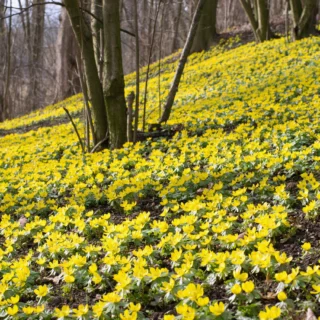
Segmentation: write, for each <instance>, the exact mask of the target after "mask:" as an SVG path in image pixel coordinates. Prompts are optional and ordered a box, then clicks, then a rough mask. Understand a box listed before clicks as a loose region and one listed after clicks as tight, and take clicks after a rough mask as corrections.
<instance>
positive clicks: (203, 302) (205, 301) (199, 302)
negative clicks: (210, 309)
mask: <svg viewBox="0 0 320 320" xmlns="http://www.w3.org/2000/svg"><path fill="white" fill-rule="evenodd" d="M196 303H197V305H198V306H199V307H204V306H206V305H208V303H209V298H208V297H203V298H198V300H197V301H196Z"/></svg>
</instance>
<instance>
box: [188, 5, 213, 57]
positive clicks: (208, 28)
mask: <svg viewBox="0 0 320 320" xmlns="http://www.w3.org/2000/svg"><path fill="white" fill-rule="evenodd" d="M217 5H218V0H207V1H206V3H205V5H204V8H203V10H202V14H201V19H200V21H199V25H198V29H197V33H196V36H195V38H194V41H193V45H192V49H191V53H193V52H201V51H203V50H208V49H209V48H210V46H211V45H212V44H213V43H214V42H215V41H216V40H217V30H216V21H217Z"/></svg>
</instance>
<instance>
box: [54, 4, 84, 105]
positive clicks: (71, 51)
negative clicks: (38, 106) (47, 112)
mask: <svg viewBox="0 0 320 320" xmlns="http://www.w3.org/2000/svg"><path fill="white" fill-rule="evenodd" d="M77 51H78V45H77V41H76V38H75V36H74V33H73V31H72V26H71V24H70V20H69V18H68V14H67V11H66V10H62V12H61V21H60V26H59V31H58V36H57V42H56V59H57V60H56V83H57V88H56V101H60V100H64V99H66V98H68V97H70V96H72V95H73V94H76V93H78V92H80V91H81V87H80V81H79V80H80V79H79V77H78V75H77V61H76V56H77V54H78V52H77Z"/></svg>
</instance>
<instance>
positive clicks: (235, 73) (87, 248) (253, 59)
mask: <svg viewBox="0 0 320 320" xmlns="http://www.w3.org/2000/svg"><path fill="white" fill-rule="evenodd" d="M236 43H237V41H234V42H232V41H230V43H227V44H224V45H223V46H221V47H217V48H214V49H212V50H211V51H209V52H207V53H200V54H195V55H193V56H191V57H190V60H189V62H188V65H187V67H186V71H185V73H184V77H183V82H182V84H181V88H180V91H179V94H178V96H177V104H176V106H175V108H174V110H173V114H172V118H171V119H170V121H169V124H171V125H175V124H183V126H184V129H183V130H182V131H179V132H177V133H176V135H175V136H174V137H173V138H172V139H170V140H167V139H163V138H159V139H157V140H151V139H149V140H147V141H145V142H140V143H137V144H135V145H133V144H130V143H128V144H126V145H125V146H124V148H122V149H120V150H115V151H109V150H105V151H103V152H100V153H96V154H86V155H82V154H80V152H79V145H78V142H77V140H76V137H75V136H74V133H73V130H72V127H71V125H69V124H62V125H59V126H55V127H50V128H45V127H44V128H41V129H38V130H37V131H30V132H27V133H24V134H10V135H6V136H4V137H2V138H1V139H0V142H1V143H0V176H1V180H0V213H1V215H0V237H1V242H0V257H1V259H0V271H1V272H0V313H1V316H3V317H7V319H38V318H43V319H51V318H52V319H121V320H124V319H127V320H129V319H130V320H135V319H140V320H142V319H151V318H153V316H154V315H155V314H157V315H158V316H159V317H160V318H161V319H165V320H172V319H177V320H180V319H186V320H187V319H190V320H191V319H234V318H236V319H240V318H243V319H245V318H247V319H261V320H263V319H280V318H282V319H291V317H292V318H294V317H297V316H298V315H300V314H301V313H304V312H305V309H307V308H311V309H312V308H313V307H314V306H316V305H317V304H318V303H319V302H320V265H319V264H318V263H317V262H316V261H314V259H313V254H314V253H315V254H317V248H316V246H315V243H314V239H308V238H307V235H306V237H305V238H301V239H300V240H299V238H294V237H295V235H294V232H295V230H296V229H297V226H296V225H295V219H294V218H296V217H297V216H298V215H299V216H300V217H301V216H302V217H303V219H314V221H317V219H318V217H317V216H318V211H319V207H320V179H319V175H318V174H317V172H318V171H319V168H320V133H319V132H320V125H319V123H318V119H319V116H320V109H319V102H320V101H319V100H320V98H319V95H318V93H319V92H320V83H319V80H318V79H319V73H320V71H319V70H320V68H319V64H320V54H319V52H318V47H319V39H317V38H310V39H306V40H303V41H299V42H295V43H290V44H287V43H285V40H284V39H279V40H276V41H271V42H266V43H264V44H261V45H258V46H256V45H254V44H247V45H245V46H239V47H238V48H235V49H232V50H227V47H228V46H231V45H233V46H234V45H235V44H236ZM156 68H157V67H156V66H154V67H153V68H151V73H152V75H153V71H155V70H156ZM174 68H175V64H174V63H173V64H172V63H170V59H167V60H165V61H164V62H163V70H164V71H163V73H162V75H161V80H162V83H163V89H162V90H163V91H161V92H160V93H161V96H163V97H164V96H165V94H166V93H167V90H168V87H169V84H170V79H171V78H172V72H173V71H174ZM155 74H156V73H154V75H153V77H151V81H150V88H151V89H150V94H149V103H148V115H149V118H148V119H149V120H148V121H149V122H150V123H152V122H155V121H156V118H157V114H158V113H157V112H156V110H154V109H153V106H155V105H156V101H157V99H158V96H157V95H156V94H155V93H156V92H157V88H158V87H157V86H158V79H156V76H155ZM133 79H134V77H133V75H129V76H128V77H127V79H126V80H127V90H128V91H129V90H130V89H132V88H131V86H132V85H133V84H134V80H133ZM65 103H67V104H68V105H69V104H70V105H71V106H70V109H72V110H73V112H77V110H80V108H81V102H79V96H78V97H74V98H71V99H70V100H68V101H67V102H65ZM56 110H57V107H55V106H53V107H48V108H47V109H45V110H44V111H42V112H39V113H36V114H31V115H30V116H28V117H24V118H21V119H16V120H12V121H7V122H5V123H3V124H1V126H0V128H1V129H13V128H18V127H20V126H21V125H26V124H31V123H33V122H36V121H40V120H43V119H46V118H50V117H54V116H58V115H59V113H56V114H55V112H56ZM59 112H60V111H59ZM78 125H79V123H78ZM79 126H80V125H79ZM292 239H293V241H298V242H299V241H300V243H298V244H297V248H298V249H297V250H296V251H295V252H291V251H290V250H285V249H284V247H283V246H282V244H283V243H284V242H285V241H289V242H290V240H292ZM316 245H317V244H316ZM286 248H287V247H286ZM306 258H307V259H306ZM312 261H313V262H312Z"/></svg>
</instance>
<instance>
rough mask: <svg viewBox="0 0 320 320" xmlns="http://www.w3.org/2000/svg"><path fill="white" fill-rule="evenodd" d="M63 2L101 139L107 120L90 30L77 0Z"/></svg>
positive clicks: (96, 130) (105, 132) (106, 128)
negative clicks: (82, 65) (79, 56)
mask: <svg viewBox="0 0 320 320" xmlns="http://www.w3.org/2000/svg"><path fill="white" fill-rule="evenodd" d="M64 4H65V7H66V9H67V12H68V15H69V18H70V22H71V25H72V28H73V31H74V34H75V36H76V39H77V42H78V44H79V47H80V51H81V57H82V59H83V62H84V71H85V76H86V80H87V86H88V90H89V94H90V99H91V105H92V112H93V118H94V124H95V136H96V138H97V140H98V141H101V140H103V139H104V138H105V136H106V135H107V132H108V122H107V113H106V108H105V103H104V97H103V91H102V86H101V82H100V79H99V74H98V69H97V65H96V61H95V55H94V49H93V40H92V34H91V30H90V28H89V26H88V24H87V22H86V21H85V19H83V16H82V12H81V11H80V8H79V4H78V2H77V0H65V1H64Z"/></svg>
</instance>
